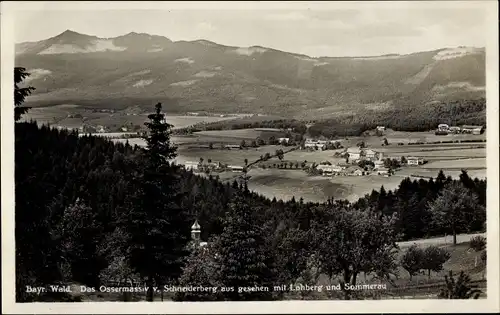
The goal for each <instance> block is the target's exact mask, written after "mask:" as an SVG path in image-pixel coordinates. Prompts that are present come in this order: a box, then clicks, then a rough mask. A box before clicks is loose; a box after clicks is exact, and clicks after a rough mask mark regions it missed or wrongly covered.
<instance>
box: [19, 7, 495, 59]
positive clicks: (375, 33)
mask: <svg viewBox="0 0 500 315" xmlns="http://www.w3.org/2000/svg"><path fill="white" fill-rule="evenodd" d="M450 2H451V5H448V6H441V7H440V6H435V7H430V6H421V7H419V6H415V5H413V6H411V7H404V6H401V5H396V4H398V2H397V1H396V2H393V3H394V5H384V6H368V5H356V3H352V5H350V6H348V7H346V6H345V5H344V6H339V7H338V8H336V7H335V6H334V5H333V6H332V5H331V4H330V5H329V6H328V7H326V6H325V8H322V7H321V6H315V7H313V8H308V7H304V6H302V7H300V8H299V7H297V8H288V9H287V7H283V6H282V8H278V9H276V8H273V9H267V8H266V3H261V4H260V6H259V7H258V8H255V9H244V10H243V9H237V8H236V7H233V8H231V6H230V3H226V4H227V5H226V7H224V8H222V7H216V6H214V8H213V9H210V8H209V7H207V8H206V9H201V10H200V9H196V8H194V9H193V8H190V9H179V8H174V9H170V10H167V9H164V8H160V9H157V10H99V11H97V10H95V9H90V10H88V8H87V10H86V11H81V10H74V9H73V10H68V9H64V10H62V9H60V8H59V9H58V10H53V11H50V10H47V8H45V9H44V10H32V11H18V12H16V14H15V22H14V29H15V31H14V36H15V42H17V43H19V42H25V41H38V40H43V39H47V38H49V37H53V36H56V35H58V34H60V33H62V32H63V31H65V30H67V29H70V30H73V31H75V32H79V33H83V34H88V35H95V36H98V37H103V38H109V37H115V36H120V35H124V34H127V33H129V32H137V33H148V34H151V35H162V36H165V37H168V38H170V39H171V40H175V41H177V40H197V39H206V40H210V41H213V42H216V43H219V44H223V45H229V46H239V47H249V46H264V47H269V48H274V49H279V50H283V51H288V52H294V53H301V54H306V55H308V56H311V57H319V56H331V57H336V56H375V55H383V54H390V53H399V54H406V53H412V52H417V51H427V50H434V49H438V48H446V47H457V46H475V47H485V46H486V38H487V36H486V30H485V27H486V25H485V14H486V11H485V9H484V7H483V8H481V7H479V6H478V7H471V6H469V7H466V8H464V7H461V6H459V5H456V3H453V2H454V1H450ZM95 6H96V5H95V4H94V8H95ZM289 7H290V6H289ZM68 8H69V7H68Z"/></svg>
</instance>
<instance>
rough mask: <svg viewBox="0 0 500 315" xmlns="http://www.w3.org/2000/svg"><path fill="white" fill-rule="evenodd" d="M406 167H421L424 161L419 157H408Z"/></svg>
mask: <svg viewBox="0 0 500 315" xmlns="http://www.w3.org/2000/svg"><path fill="white" fill-rule="evenodd" d="M406 161H407V164H408V165H422V164H424V159H423V158H419V157H413V156H412V157H409V158H407V159H406Z"/></svg>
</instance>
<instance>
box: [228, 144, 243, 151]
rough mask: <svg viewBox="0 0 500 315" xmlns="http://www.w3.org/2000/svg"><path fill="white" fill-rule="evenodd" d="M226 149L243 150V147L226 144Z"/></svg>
mask: <svg viewBox="0 0 500 315" xmlns="http://www.w3.org/2000/svg"><path fill="white" fill-rule="evenodd" d="M224 148H226V149H228V150H231V149H241V145H239V144H226V145H225V146H224Z"/></svg>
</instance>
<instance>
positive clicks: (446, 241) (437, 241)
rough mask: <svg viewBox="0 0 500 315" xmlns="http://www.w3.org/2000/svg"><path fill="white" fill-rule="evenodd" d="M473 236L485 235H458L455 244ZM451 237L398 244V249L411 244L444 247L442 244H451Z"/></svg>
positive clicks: (466, 240)
mask: <svg viewBox="0 0 500 315" xmlns="http://www.w3.org/2000/svg"><path fill="white" fill-rule="evenodd" d="M474 236H484V237H486V233H476V234H458V235H457V244H459V243H464V242H468V241H469V240H470V239H471V238H472V237H474ZM452 243H453V236H452V235H447V236H446V237H434V238H428V239H421V240H414V241H406V242H398V245H399V247H401V248H404V247H409V246H411V245H413V244H417V245H419V246H422V245H444V244H452Z"/></svg>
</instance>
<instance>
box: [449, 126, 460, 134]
mask: <svg viewBox="0 0 500 315" xmlns="http://www.w3.org/2000/svg"><path fill="white" fill-rule="evenodd" d="M449 130H450V132H451V133H460V131H462V129H461V128H460V127H456V126H452V127H450V129H449Z"/></svg>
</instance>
